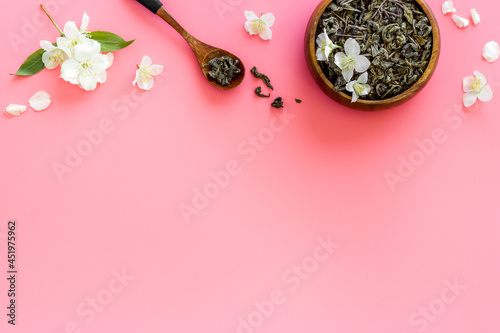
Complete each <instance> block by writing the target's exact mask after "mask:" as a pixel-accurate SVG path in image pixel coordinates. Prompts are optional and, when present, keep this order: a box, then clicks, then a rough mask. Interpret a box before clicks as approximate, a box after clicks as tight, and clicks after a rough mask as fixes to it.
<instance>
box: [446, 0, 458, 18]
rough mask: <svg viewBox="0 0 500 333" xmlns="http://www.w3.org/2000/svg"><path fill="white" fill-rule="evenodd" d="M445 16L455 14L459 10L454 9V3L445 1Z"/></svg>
mask: <svg viewBox="0 0 500 333" xmlns="http://www.w3.org/2000/svg"><path fill="white" fill-rule="evenodd" d="M442 10H443V14H444V15H446V14H448V13H455V12H456V11H457V10H456V9H455V8H454V7H453V1H445V3H443V6H442Z"/></svg>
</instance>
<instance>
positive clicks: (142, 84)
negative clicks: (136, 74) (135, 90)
mask: <svg viewBox="0 0 500 333" xmlns="http://www.w3.org/2000/svg"><path fill="white" fill-rule="evenodd" d="M154 83H155V81H154V79H153V77H152V76H150V77H148V78H147V79H146V80H139V81H138V82H137V85H138V86H139V88H141V89H142V90H149V89H151V88H153V84H154Z"/></svg>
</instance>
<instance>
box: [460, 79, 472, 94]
mask: <svg viewBox="0 0 500 333" xmlns="http://www.w3.org/2000/svg"><path fill="white" fill-rule="evenodd" d="M472 80H474V76H467V77H464V79H463V80H462V83H463V90H464V92H466V93H467V92H469V91H473V90H474V89H472Z"/></svg>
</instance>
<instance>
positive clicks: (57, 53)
mask: <svg viewBox="0 0 500 333" xmlns="http://www.w3.org/2000/svg"><path fill="white" fill-rule="evenodd" d="M63 44H64V43H63V41H62V39H61V37H59V38H57V47H56V46H54V45H52V43H51V42H49V41H46V40H42V41H40V46H41V47H42V49H44V50H45V51H46V52H44V53H43V54H42V61H43V64H44V65H45V68H47V69H54V68H56V67H57V66H59V65H60V64H62V63H63V62H65V61H66V60H68V59H69V57H70V55H71V52H70V51H69V49H68V48H67V47H66V46H63Z"/></svg>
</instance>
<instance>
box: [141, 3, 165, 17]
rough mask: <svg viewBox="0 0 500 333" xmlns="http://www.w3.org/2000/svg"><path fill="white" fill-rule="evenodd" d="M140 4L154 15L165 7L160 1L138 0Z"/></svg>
mask: <svg viewBox="0 0 500 333" xmlns="http://www.w3.org/2000/svg"><path fill="white" fill-rule="evenodd" d="M137 1H138V2H140V3H141V4H142V5H143V6H144V7H146V8H147V9H149V10H150V11H152V12H153V14H156V12H157V11H158V9H160V7H162V6H163V4H162V3H161V2H160V1H159V0H137Z"/></svg>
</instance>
